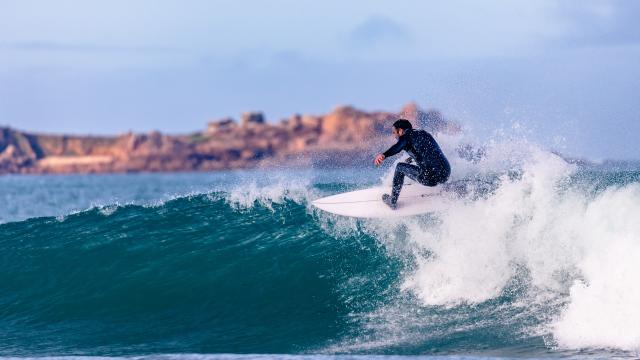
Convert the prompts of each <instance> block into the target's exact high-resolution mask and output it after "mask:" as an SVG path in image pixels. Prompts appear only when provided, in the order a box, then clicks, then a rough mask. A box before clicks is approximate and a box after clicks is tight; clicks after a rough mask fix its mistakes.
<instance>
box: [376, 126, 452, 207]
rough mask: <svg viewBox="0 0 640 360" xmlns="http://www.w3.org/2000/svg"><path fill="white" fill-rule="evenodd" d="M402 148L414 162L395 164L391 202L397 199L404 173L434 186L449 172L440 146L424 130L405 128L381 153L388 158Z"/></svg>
mask: <svg viewBox="0 0 640 360" xmlns="http://www.w3.org/2000/svg"><path fill="white" fill-rule="evenodd" d="M402 150H404V151H406V152H407V153H408V154H409V156H411V158H412V159H413V161H415V163H416V164H415V165H411V164H407V163H399V164H398V165H397V166H396V172H395V174H394V176H393V188H392V189H391V202H392V203H393V204H395V203H396V202H397V201H398V196H400V190H401V189H402V184H403V182H404V176H405V175H406V176H408V177H409V178H410V179H413V180H415V181H417V182H419V183H421V184H422V185H426V186H436V185H438V184H442V183H443V182H445V181H447V179H448V178H449V175H450V174H451V166H450V165H449V161H448V160H447V158H446V157H445V156H444V154H443V153H442V150H441V149H440V146H438V143H437V142H436V140H435V139H434V138H433V136H431V134H429V133H428V132H426V131H424V130H412V129H409V130H405V133H404V134H403V135H402V136H400V138H399V139H398V142H397V143H396V144H395V145H393V146H392V147H390V148H389V150H387V151H385V152H384V153H383V155H384V157H385V158H388V157H390V156H393V155H395V154H397V153H399V152H400V151H402Z"/></svg>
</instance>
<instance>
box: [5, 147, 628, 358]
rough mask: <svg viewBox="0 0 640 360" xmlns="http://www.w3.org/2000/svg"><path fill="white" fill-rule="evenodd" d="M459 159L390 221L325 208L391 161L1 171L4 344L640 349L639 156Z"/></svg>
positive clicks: (513, 352)
mask: <svg viewBox="0 0 640 360" xmlns="http://www.w3.org/2000/svg"><path fill="white" fill-rule="evenodd" d="M441 140H442V141H443V148H444V150H445V152H446V153H447V154H454V153H455V149H456V147H457V146H458V142H459V139H455V138H445V139H441ZM451 157H452V167H453V169H454V171H453V174H452V180H461V179H463V180H464V181H465V182H464V184H465V191H464V192H461V193H460V195H459V196H458V197H457V198H456V200H455V201H454V202H453V203H452V205H451V207H450V208H448V209H447V210H446V211H442V212H440V213H436V214H426V215H422V216H416V217H410V218H402V219H392V220H380V219H378V220H357V219H351V218H344V217H339V216H334V215H331V214H327V213H324V212H321V211H319V210H317V209H314V208H313V207H311V205H310V203H311V201H312V200H314V199H316V198H318V197H321V196H326V195H330V194H334V193H338V192H343V191H349V190H355V189H358V188H362V187H366V186H370V185H374V184H378V183H380V182H382V183H386V184H389V181H390V176H391V168H386V169H364V170H363V169H344V170H322V169H315V170H282V171H264V170H261V171H259V170H256V171H238V172H225V173H216V174H156V175H107V176H102V175H101V176H89V177H81V176H56V177H19V176H13V177H4V178H1V179H0V182H2V185H3V186H2V189H3V190H2V192H0V198H3V199H5V200H6V204H7V205H6V206H4V207H3V208H2V209H1V210H0V221H2V222H4V224H2V225H0V254H2V255H0V256H1V257H2V266H3V271H2V273H1V274H0V293H1V294H3V295H2V296H1V297H0V354H1V355H4V356H44V355H93V356H95V355H103V356H133V355H140V354H165V355H163V356H168V355H166V354H183V355H175V356H178V357H180V356H182V357H184V358H188V357H189V356H191V355H186V354H194V353H200V354H223V353H235V354H247V353H261V354H287V353H288V354H306V353H313V354H317V353H320V354H383V355H418V354H422V355H462V354H474V356H480V355H485V356H514V357H548V356H575V357H582V356H590V355H593V356H622V357H626V356H629V357H633V356H637V355H638V354H639V351H640V326H639V325H638V324H640V310H638V307H637V304H638V303H640V290H638V287H637V284H638V283H639V282H640V270H639V269H638V266H637V259H640V223H639V222H638V219H640V171H612V170H603V169H598V168H583V167H579V166H577V165H573V164H569V163H567V162H566V161H564V160H563V159H562V158H560V157H559V156H557V155H555V154H553V153H550V152H548V151H545V150H543V149H540V148H539V147H537V146H536V145H535V144H530V143H527V142H523V141H503V142H494V143H491V144H489V145H488V146H486V147H485V148H484V150H483V156H482V158H476V159H474V160H473V161H468V160H464V159H461V158H457V157H455V156H451ZM39 199H41V200H42V201H40V200H39ZM47 199H48V200H49V201H47Z"/></svg>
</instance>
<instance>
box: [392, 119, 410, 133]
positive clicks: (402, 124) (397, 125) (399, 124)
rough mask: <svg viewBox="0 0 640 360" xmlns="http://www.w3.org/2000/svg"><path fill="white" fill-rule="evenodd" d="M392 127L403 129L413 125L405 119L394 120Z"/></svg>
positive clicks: (408, 128) (405, 129)
mask: <svg viewBox="0 0 640 360" xmlns="http://www.w3.org/2000/svg"><path fill="white" fill-rule="evenodd" d="M393 127H394V128H396V129H402V130H404V131H407V130H411V129H413V126H411V123H410V122H409V120H407V119H398V120H396V122H394V123H393Z"/></svg>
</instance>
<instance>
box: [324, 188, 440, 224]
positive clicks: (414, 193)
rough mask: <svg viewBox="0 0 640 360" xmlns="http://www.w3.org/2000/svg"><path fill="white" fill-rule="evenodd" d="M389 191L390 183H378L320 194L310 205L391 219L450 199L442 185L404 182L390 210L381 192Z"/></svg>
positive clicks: (434, 208)
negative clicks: (370, 186) (394, 205)
mask: <svg viewBox="0 0 640 360" xmlns="http://www.w3.org/2000/svg"><path fill="white" fill-rule="evenodd" d="M390 192H391V187H390V186H379V187H374V188H369V189H363V190H356V191H351V192H346V193H342V194H336V195H331V196H327V197H323V198H321V199H317V200H314V201H313V202H312V204H313V205H314V206H315V207H317V208H318V209H321V210H324V211H327V212H330V213H332V214H337V215H342V216H349V217H356V218H392V217H403V216H413V215H420V214H426V213H431V212H437V211H442V210H444V209H446V208H447V204H448V203H449V202H450V198H449V196H447V193H446V191H444V189H443V188H442V186H436V187H427V186H422V185H418V184H405V185H404V187H403V188H402V191H401V192H400V197H399V198H398V207H397V208H396V209H395V210H393V209H391V208H390V207H389V206H388V205H387V204H385V203H384V202H383V201H382V194H389V193H390Z"/></svg>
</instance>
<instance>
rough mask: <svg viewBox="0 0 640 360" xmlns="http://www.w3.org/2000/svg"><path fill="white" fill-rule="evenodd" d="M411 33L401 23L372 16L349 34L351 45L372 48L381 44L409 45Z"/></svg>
mask: <svg viewBox="0 0 640 360" xmlns="http://www.w3.org/2000/svg"><path fill="white" fill-rule="evenodd" d="M410 41H411V34H410V32H409V31H408V30H407V29H406V28H405V27H404V26H403V25H402V24H400V23H398V22H396V21H394V20H392V19H390V18H388V17H384V16H372V17H370V18H368V19H367V20H365V21H364V22H363V23H361V24H360V25H358V26H357V27H355V28H354V29H353V30H352V31H351V33H350V34H349V43H350V45H352V46H356V47H360V48H370V47H374V46H377V45H379V44H385V43H391V42H400V43H404V44H406V43H409V42H410Z"/></svg>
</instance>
